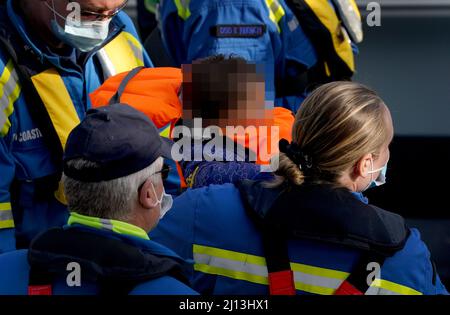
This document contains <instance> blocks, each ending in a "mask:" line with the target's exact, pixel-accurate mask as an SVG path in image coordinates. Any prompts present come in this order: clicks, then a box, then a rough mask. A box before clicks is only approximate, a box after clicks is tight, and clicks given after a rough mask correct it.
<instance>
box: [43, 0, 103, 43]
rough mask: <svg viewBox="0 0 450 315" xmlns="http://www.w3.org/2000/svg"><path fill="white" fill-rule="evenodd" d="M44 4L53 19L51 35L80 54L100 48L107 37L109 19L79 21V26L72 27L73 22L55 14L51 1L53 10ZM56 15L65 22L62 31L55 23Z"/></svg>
mask: <svg viewBox="0 0 450 315" xmlns="http://www.w3.org/2000/svg"><path fill="white" fill-rule="evenodd" d="M45 4H46V5H47V7H48V8H49V9H50V10H51V11H53V15H54V19H53V20H52V21H51V26H52V31H53V34H54V35H55V36H56V37H57V38H58V39H59V40H60V41H62V42H64V43H66V44H67V45H70V46H72V47H75V48H77V49H79V50H80V51H82V52H89V51H91V50H93V49H94V48H95V47H98V46H100V45H101V44H102V43H103V42H104V41H105V40H106V38H107V37H108V34H109V23H110V22H111V20H110V19H109V20H105V21H80V22H79V25H74V23H73V22H69V21H68V19H67V18H65V17H64V16H62V15H60V14H59V13H58V12H56V10H55V6H54V2H53V1H52V4H53V8H52V7H50V5H49V4H48V3H47V2H45ZM56 15H58V16H59V17H60V18H61V19H63V20H65V22H66V23H65V27H64V29H63V28H62V27H61V26H60V25H59V24H58V22H57V21H56Z"/></svg>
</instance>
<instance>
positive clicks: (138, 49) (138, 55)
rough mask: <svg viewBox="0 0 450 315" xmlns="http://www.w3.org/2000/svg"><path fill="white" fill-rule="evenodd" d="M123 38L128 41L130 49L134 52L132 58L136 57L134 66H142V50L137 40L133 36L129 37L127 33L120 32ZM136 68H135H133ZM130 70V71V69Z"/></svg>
mask: <svg viewBox="0 0 450 315" xmlns="http://www.w3.org/2000/svg"><path fill="white" fill-rule="evenodd" d="M122 33H123V36H125V38H126V39H127V40H128V43H129V45H130V48H131V49H132V50H133V52H134V56H135V57H136V65H137V67H142V66H144V53H143V48H142V45H141V43H140V42H139V40H137V39H136V37H134V36H133V35H131V34H130V33H128V32H122ZM135 68H136V67H135ZM130 70H132V69H130Z"/></svg>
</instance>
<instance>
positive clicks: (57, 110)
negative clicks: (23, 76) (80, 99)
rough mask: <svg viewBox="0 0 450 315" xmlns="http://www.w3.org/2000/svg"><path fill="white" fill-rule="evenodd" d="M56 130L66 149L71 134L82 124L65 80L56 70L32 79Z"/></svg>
mask: <svg viewBox="0 0 450 315" xmlns="http://www.w3.org/2000/svg"><path fill="white" fill-rule="evenodd" d="M31 81H32V82H33V84H34V87H35V88H36V90H37V92H38V93H39V96H40V97H41V100H42V102H43V103H44V106H45V109H46V110H47V113H48V115H49V116H50V119H51V121H52V124H53V127H54V128H55V130H56V133H57V135H58V138H59V141H60V142H61V146H62V148H63V149H64V148H65V147H66V142H67V138H68V137H69V134H70V132H71V131H72V130H73V129H74V128H75V127H76V126H77V125H78V124H79V123H80V118H79V117H78V114H77V112H76V110H75V107H74V105H73V102H72V99H71V97H70V95H69V92H68V91H67V89H66V85H65V84H64V81H63V79H62V78H61V76H60V75H59V73H58V72H57V71H56V70H55V69H49V70H46V71H44V72H41V73H39V74H36V75H34V76H33V77H31Z"/></svg>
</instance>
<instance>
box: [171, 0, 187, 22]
mask: <svg viewBox="0 0 450 315" xmlns="http://www.w3.org/2000/svg"><path fill="white" fill-rule="evenodd" d="M174 2H175V6H176V7H177V11H178V15H179V16H180V18H182V19H183V20H186V19H187V18H189V17H190V16H191V10H189V3H190V2H191V1H190V0H174Z"/></svg>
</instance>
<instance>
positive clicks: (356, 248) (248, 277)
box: [151, 82, 447, 295]
mask: <svg viewBox="0 0 450 315" xmlns="http://www.w3.org/2000/svg"><path fill="white" fill-rule="evenodd" d="M393 134H394V131H393V125H392V119H391V115H390V112H389V109H388V108H387V106H386V105H385V104H384V103H383V101H382V100H381V99H380V98H379V97H378V96H377V95H376V94H375V93H374V92H373V91H371V90H369V89H368V88H366V87H364V86H362V85H360V84H357V83H351V82H335V83H328V84H325V85H323V86H322V87H320V88H318V89H317V90H315V91H314V92H313V93H312V94H310V95H309V96H308V97H307V99H306V100H305V102H304V103H303V105H302V107H301V108H300V110H299V111H298V113H297V116H296V119H295V123H294V127H293V133H292V142H291V143H289V142H287V141H283V140H282V141H280V151H281V152H282V153H280V156H279V166H278V171H277V172H276V174H277V175H278V178H277V179H276V180H274V181H272V182H267V181H251V180H246V181H241V182H240V183H238V184H236V185H233V184H225V185H211V186H209V187H205V188H200V189H194V190H188V191H187V192H185V193H184V194H182V195H181V196H179V197H178V198H177V199H175V202H174V207H173V209H172V211H171V212H170V213H169V214H168V215H167V216H166V217H165V218H164V220H162V221H161V222H160V224H159V226H158V228H157V229H156V230H155V231H154V232H153V233H151V237H152V239H153V240H155V241H158V242H160V243H162V244H165V245H166V246H168V247H170V248H172V249H174V250H175V252H177V253H178V254H179V255H181V256H182V257H185V258H190V259H194V261H195V264H194V270H195V273H194V275H193V277H192V280H193V287H194V288H196V289H197V290H198V291H200V292H202V293H206V292H207V293H210V294H268V293H270V294H287V295H290V294H296V293H297V294H354V295H362V294H402V295H410V294H411V295H420V294H447V291H446V289H445V287H444V286H443V284H442V283H441V281H440V279H439V276H438V274H437V271H436V268H435V267H434V264H433V262H432V261H431V260H430V253H429V251H428V249H427V247H426V245H425V244H424V243H423V242H422V240H421V239H420V234H419V231H417V230H416V229H413V228H409V227H407V226H406V224H405V221H404V219H403V218H402V217H400V216H399V215H397V214H394V213H391V212H388V211H385V210H383V209H380V208H377V207H375V206H373V205H370V204H368V201H367V199H366V198H364V196H363V195H362V192H364V191H365V190H366V189H369V188H371V187H374V186H379V185H381V184H383V183H384V182H385V180H386V170H387V165H388V161H389V144H390V142H391V140H392V138H393ZM275 161H276V160H275Z"/></svg>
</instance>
